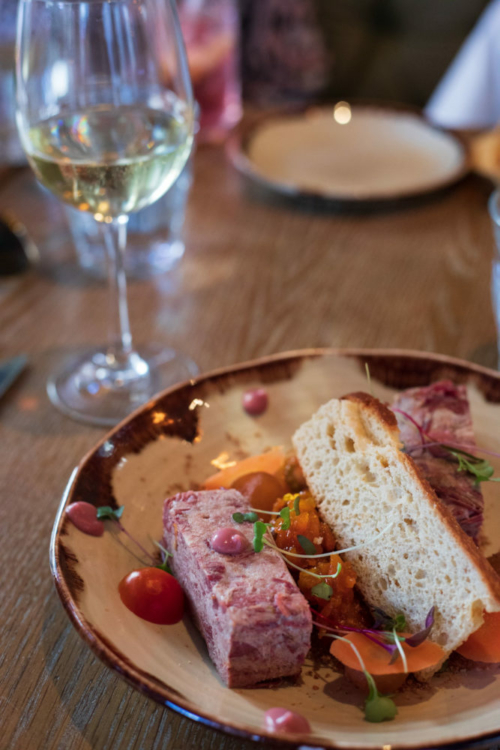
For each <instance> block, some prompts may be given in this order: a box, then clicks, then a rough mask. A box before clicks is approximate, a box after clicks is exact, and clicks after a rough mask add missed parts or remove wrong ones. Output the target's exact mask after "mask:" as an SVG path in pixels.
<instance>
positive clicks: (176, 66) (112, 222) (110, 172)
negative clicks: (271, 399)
mask: <svg viewBox="0 0 500 750" xmlns="http://www.w3.org/2000/svg"><path fill="white" fill-rule="evenodd" d="M16 59H17V66H16V77H17V123H18V129H19V133H20V137H21V142H22V145H23V148H24V150H25V152H26V155H27V157H28V160H29V162H30V164H31V166H32V168H33V171H34V172H35V175H36V176H37V178H38V180H39V181H40V182H41V183H42V184H43V185H44V186H45V187H47V188H48V189H49V190H50V191H51V192H52V193H54V195H56V196H57V197H58V198H60V199H61V200H63V201H64V202H66V203H68V204H70V205H72V206H74V207H75V208H78V209H79V210H81V211H86V212H90V213H91V214H92V215H93V216H94V218H95V219H96V220H97V221H99V222H101V223H102V224H103V230H104V239H105V245H106V250H107V257H108V275H109V293H110V310H111V312H110V316H109V343H108V346H107V347H106V348H105V349H99V350H95V351H92V352H89V353H85V354H83V355H82V356H81V357H79V358H77V360H75V361H72V362H71V363H70V364H69V365H68V364H66V366H65V367H64V368H63V369H62V370H61V371H60V372H59V373H56V374H55V375H54V376H53V377H52V378H51V380H50V381H49V395H50V397H51V399H52V401H53V402H54V403H55V404H56V405H57V406H59V407H60V408H61V409H62V410H63V411H65V412H66V413H69V414H70V415H71V416H74V417H77V418H80V419H84V420H85V421H89V422H94V423H99V424H114V423H116V422H117V421H118V420H119V419H121V418H123V417H124V416H126V414H128V413H129V412H130V411H131V410H132V409H133V408H135V407H136V406H137V405H139V404H140V403H142V402H144V401H145V400H147V399H148V398H149V397H151V396H152V395H153V393H154V392H155V390H158V389H159V388H161V387H162V386H167V385H171V384H172V383H174V382H177V381H178V380H182V379H186V378H189V377H191V376H192V375H193V374H194V373H195V371H196V368H195V366H194V364H193V363H192V362H191V361H190V360H188V359H187V358H185V357H183V355H181V354H179V353H175V352H173V350H171V349H164V350H162V349H161V348H158V347H153V352H154V355H153V356H150V354H145V355H144V354H142V353H141V352H138V351H137V350H136V349H135V348H133V346H132V338H131V333H130V325H129V317H128V308H127V298H126V281H125V273H124V269H123V253H124V249H125V243H126V227H127V221H128V216H129V214H130V213H132V212H134V211H139V210H140V209H141V208H144V207H146V206H148V205H150V204H152V203H153V202H154V201H156V200H157V199H158V198H160V197H161V196H162V195H163V194H164V193H165V192H166V190H168V189H169V187H170V186H171V185H172V184H173V182H174V181H175V180H176V178H177V177H178V175H179V174H180V172H181V171H182V169H183V167H184V165H185V163H186V161H187V159H188V157H189V154H190V151H191V147H192V142H193V133H194V119H195V118H194V106H193V96H192V90H191V82H190V78H189V73H188V67H187V60H186V54H185V49H184V45H183V41H182V36H181V32H180V27H179V22H178V18H177V14H176V8H175V2H174V0H57V2H56V1H55V0H21V3H20V8H19V18H18V34H17V52H16Z"/></svg>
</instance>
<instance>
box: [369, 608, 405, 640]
mask: <svg viewBox="0 0 500 750" xmlns="http://www.w3.org/2000/svg"><path fill="white" fill-rule="evenodd" d="M373 614H374V618H375V622H374V623H373V628H374V630H394V629H396V630H397V631H399V632H401V631H402V630H406V629H407V627H408V625H407V624H406V617H405V616H404V614H403V613H402V612H400V613H399V614H397V615H396V616H395V617H391V616H390V615H388V614H387V612H384V610H383V609H380V607H373ZM389 635H390V634H389Z"/></svg>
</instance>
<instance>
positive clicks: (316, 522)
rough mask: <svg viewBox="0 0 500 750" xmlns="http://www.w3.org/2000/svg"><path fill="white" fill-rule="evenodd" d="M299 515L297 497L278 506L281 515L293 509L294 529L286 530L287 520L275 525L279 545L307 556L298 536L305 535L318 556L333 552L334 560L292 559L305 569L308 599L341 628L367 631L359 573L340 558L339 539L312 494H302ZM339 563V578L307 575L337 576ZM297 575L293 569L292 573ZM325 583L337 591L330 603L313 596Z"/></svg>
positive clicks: (301, 582) (300, 582)
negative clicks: (358, 591)
mask: <svg viewBox="0 0 500 750" xmlns="http://www.w3.org/2000/svg"><path fill="white" fill-rule="evenodd" d="M298 496H299V498H300V499H299V513H298V514H296V513H295V509H294V506H295V498H296V497H297V494H294V495H292V494H290V495H285V496H284V497H283V498H280V499H279V500H277V501H276V503H275V504H274V508H273V510H274V511H280V510H281V509H282V508H284V507H285V505H288V507H289V508H290V528H289V529H287V530H286V531H284V530H283V529H282V526H283V520H282V519H281V518H278V519H277V520H275V521H274V524H273V533H274V538H275V541H276V545H277V546H278V547H279V548H280V549H282V550H287V551H289V552H296V553H298V554H304V550H303V549H302V547H301V546H300V543H299V541H298V539H297V536H298V535H299V534H301V535H302V536H305V537H307V539H309V540H310V541H311V542H312V543H313V544H314V546H315V548H316V553H317V554H321V553H323V552H332V554H331V555H330V557H329V558H328V557H322V558H321V557H320V558H303V557H291V558H290V560H291V562H293V563H294V564H295V565H298V566H299V567H301V568H303V570H302V571H301V572H300V574H299V578H298V581H297V583H298V586H299V588H300V590H301V591H302V593H303V594H304V596H305V597H306V599H307V600H308V601H310V602H311V606H312V607H313V609H315V610H317V611H318V612H320V613H321V614H322V615H323V616H324V617H328V618H329V619H330V620H332V622H334V623H335V624H337V625H348V626H349V627H363V626H366V625H367V623H368V618H367V614H366V611H365V607H364V605H363V604H362V602H361V601H360V599H359V596H358V595H357V594H356V590H355V588H354V586H355V584H356V573H355V572H354V569H353V567H352V566H351V565H350V564H349V563H348V562H347V560H345V559H341V558H340V557H339V555H336V554H335V552H334V550H335V546H336V540H335V536H334V534H333V532H332V530H331V529H330V527H329V526H328V525H327V524H326V523H324V522H323V521H322V520H321V518H320V517H319V514H318V511H317V510H316V504H315V502H314V499H313V497H312V495H311V493H310V492H307V491H305V492H300V493H299V495H298ZM338 563H340V564H341V566H342V568H341V570H340V573H339V575H338V576H337V577H336V578H324V579H322V580H320V579H319V578H315V577H314V576H312V575H308V573H307V571H308V570H310V571H311V572H312V573H316V574H318V575H333V574H335V573H336V572H337V567H338ZM292 572H293V569H292ZM322 581H324V582H325V583H327V584H328V585H329V586H331V588H332V590H333V594H332V597H331V599H330V600H329V601H326V600H325V599H321V598H320V597H318V596H315V595H314V594H312V593H311V589H312V588H313V587H314V586H316V585H317V584H319V583H321V582H322Z"/></svg>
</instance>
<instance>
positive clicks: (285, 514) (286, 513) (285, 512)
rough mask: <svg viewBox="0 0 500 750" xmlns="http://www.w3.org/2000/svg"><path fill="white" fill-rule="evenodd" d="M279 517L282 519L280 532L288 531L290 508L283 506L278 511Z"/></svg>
mask: <svg viewBox="0 0 500 750" xmlns="http://www.w3.org/2000/svg"><path fill="white" fill-rule="evenodd" d="M280 517H281V518H282V519H283V523H282V524H281V528H282V530H283V531H288V529H289V528H290V508H289V507H288V505H285V507H284V508H282V509H281V510H280Z"/></svg>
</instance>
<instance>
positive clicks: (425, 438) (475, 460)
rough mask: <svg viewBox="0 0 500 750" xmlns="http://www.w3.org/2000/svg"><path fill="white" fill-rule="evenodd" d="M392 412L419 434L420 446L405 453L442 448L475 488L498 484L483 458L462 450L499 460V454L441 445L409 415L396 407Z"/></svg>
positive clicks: (463, 446)
mask: <svg viewBox="0 0 500 750" xmlns="http://www.w3.org/2000/svg"><path fill="white" fill-rule="evenodd" d="M392 410H393V411H394V412H396V413H397V414H401V415H402V416H403V417H405V418H406V419H408V420H409V421H410V422H411V423H412V424H413V426H414V427H416V429H417V430H418V432H419V435H420V440H421V444H420V445H415V446H407V447H406V451H407V452H408V453H412V452H413V451H416V450H424V449H429V448H434V447H436V448H442V449H443V450H445V451H447V453H449V454H450V455H451V456H453V458H455V459H456V460H457V461H458V471H466V472H467V473H468V474H470V475H471V476H473V477H474V483H475V485H476V486H477V485H478V484H479V483H480V482H500V477H493V474H494V472H495V470H494V468H493V466H492V465H491V463H490V462H489V461H487V460H486V459H483V458H479V456H475V455H474V454H473V453H468V452H467V451H466V450H464V449H465V448H468V449H469V450H476V451H479V452H480V453H485V454H487V455H489V456H495V457H496V458H500V454H498V453H495V452H493V451H488V450H485V449H484V448H478V447H477V446H474V445H466V444H462V443H453V442H451V441H449V442H448V443H441V442H440V441H437V440H434V438H433V437H432V435H430V434H429V433H428V432H427V431H426V430H424V428H423V427H422V425H419V424H418V422H417V421H416V420H415V419H414V418H413V417H412V416H411V414H407V412H405V411H403V410H402V409H398V408H396V407H393V409H392Z"/></svg>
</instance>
